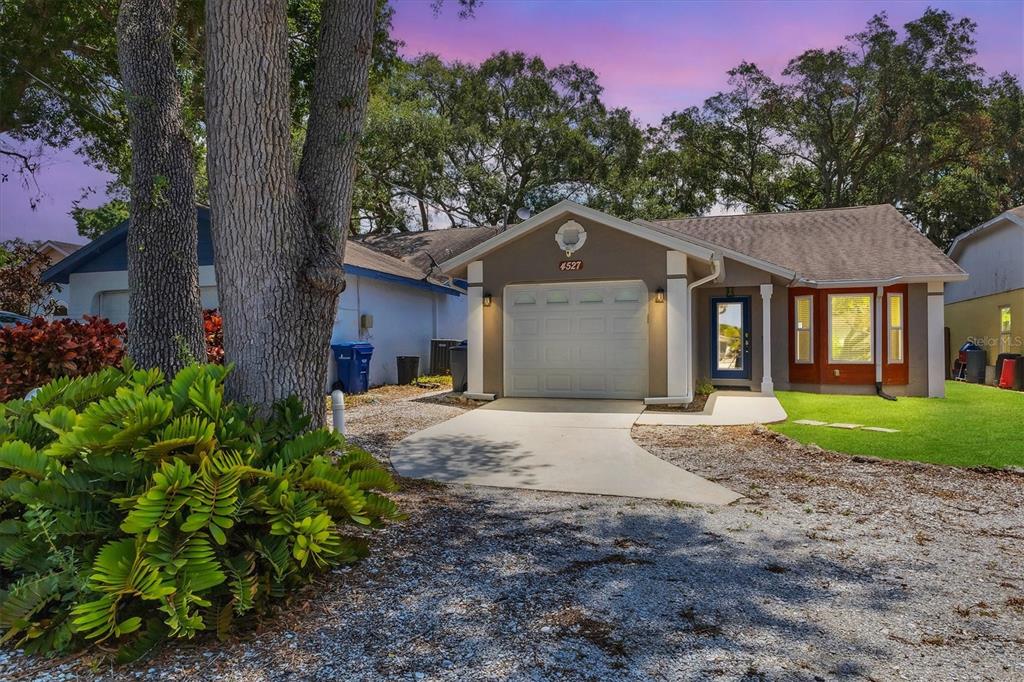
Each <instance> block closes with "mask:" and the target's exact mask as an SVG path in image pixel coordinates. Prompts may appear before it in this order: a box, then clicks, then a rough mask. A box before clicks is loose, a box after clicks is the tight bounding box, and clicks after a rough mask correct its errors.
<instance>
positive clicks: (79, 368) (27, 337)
mask: <svg viewBox="0 0 1024 682" xmlns="http://www.w3.org/2000/svg"><path fill="white" fill-rule="evenodd" d="M124 339H125V327H124V325H123V324H111V323H110V322H109V321H107V320H105V319H103V318H100V317H86V318H85V321H84V322H77V321H74V320H55V321H53V322H47V321H46V320H44V319H43V318H41V317H37V318H35V319H34V320H32V322H30V323H28V324H19V325H15V326H13V327H6V328H3V329H0V401H6V400H12V399H14V398H21V397H23V396H24V395H25V394H26V393H27V392H28V391H30V390H32V389H33V388H36V387H38V386H42V385H43V384H45V383H47V382H49V381H50V380H52V379H56V378H57V377H76V376H82V375H85V374H89V373H92V372H96V371H98V370H100V369H103V368H104V367H110V366H111V365H116V364H117V363H119V362H121V357H122V356H123V355H124Z"/></svg>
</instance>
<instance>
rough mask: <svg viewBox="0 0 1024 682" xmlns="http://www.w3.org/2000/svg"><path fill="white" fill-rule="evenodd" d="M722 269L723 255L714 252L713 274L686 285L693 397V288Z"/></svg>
mask: <svg viewBox="0 0 1024 682" xmlns="http://www.w3.org/2000/svg"><path fill="white" fill-rule="evenodd" d="M722 269H723V268H722V258H721V256H716V255H714V254H712V255H711V274H710V275H708V276H707V277H702V278H700V279H698V280H697V281H696V282H691V283H690V284H688V285H687V286H686V295H687V298H688V299H689V301H687V303H688V306H687V307H688V308H689V310H690V329H689V334H690V341H689V343H688V344H687V345H688V346H689V349H690V357H689V358H687V363H686V385H687V387H688V390H689V392H690V394H689V395H690V397H691V398H692V397H693V388H694V386H693V352H694V345H695V344H694V343H693V328H694V325H693V318H694V315H695V313H694V310H695V308H696V306H695V305H693V290H694V289H696V288H697V287H699V286H701V285H703V284H707V283H708V282H710V281H712V280H714V279H717V278H718V276H719V275H721V274H722Z"/></svg>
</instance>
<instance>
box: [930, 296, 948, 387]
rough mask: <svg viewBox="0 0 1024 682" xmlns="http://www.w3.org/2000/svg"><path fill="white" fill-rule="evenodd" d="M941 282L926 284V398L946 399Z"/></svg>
mask: <svg viewBox="0 0 1024 682" xmlns="http://www.w3.org/2000/svg"><path fill="white" fill-rule="evenodd" d="M945 303H946V302H945V300H944V297H943V284H942V282H928V397H929V398H945V397H946V334H945V330H944V327H945V325H946V306H945Z"/></svg>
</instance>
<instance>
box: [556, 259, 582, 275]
mask: <svg viewBox="0 0 1024 682" xmlns="http://www.w3.org/2000/svg"><path fill="white" fill-rule="evenodd" d="M558 269H559V270H561V271H562V272H573V271H576V270H582V269H583V261H581V260H563V261H561V262H560V263H559V264H558Z"/></svg>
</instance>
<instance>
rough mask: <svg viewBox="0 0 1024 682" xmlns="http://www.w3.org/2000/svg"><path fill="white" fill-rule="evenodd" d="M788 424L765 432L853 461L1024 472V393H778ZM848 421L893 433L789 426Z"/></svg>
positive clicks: (953, 387) (969, 387) (967, 389)
mask: <svg viewBox="0 0 1024 682" xmlns="http://www.w3.org/2000/svg"><path fill="white" fill-rule="evenodd" d="M778 398H779V401H780V402H782V406H783V407H784V408H786V413H787V414H789V419H788V420H787V421H785V422H781V423H779V424H772V425H771V428H772V429H774V430H775V431H778V432H779V433H783V434H785V435H787V436H789V437H790V438H793V439H796V440H798V441H800V442H801V443H814V444H816V445H819V446H821V447H823V448H825V449H827V450H836V451H839V452H846V453H850V454H857V455H871V456H874V457H887V458H889V459H912V460H917V461H920V462H930V463H933V464H949V465H953V466H991V467H1007V466H1017V467H1024V393H1018V392H1014V391H1002V390H999V389H998V388H992V387H990V386H979V385H975V384H964V383H956V382H952V381H947V382H946V398H945V399H938V398H900V399H899V400H898V401H896V402H890V401H887V400H883V399H881V398H878V397H875V396H842V395H819V394H815V393H796V392H792V391H780V392H779V393H778ZM797 419H815V420H817V421H823V422H832V423H834V422H849V423H854V424H862V425H864V426H883V427H887V428H891V429H899V430H900V432H899V433H875V432H871V431H864V430H862V429H856V430H844V429H833V428H829V427H827V426H805V425H802V424H794V423H793V422H794V421H795V420H797Z"/></svg>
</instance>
